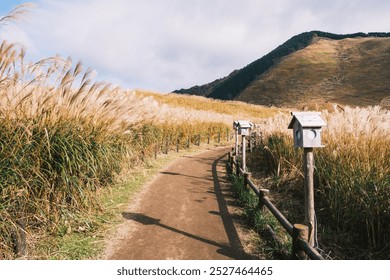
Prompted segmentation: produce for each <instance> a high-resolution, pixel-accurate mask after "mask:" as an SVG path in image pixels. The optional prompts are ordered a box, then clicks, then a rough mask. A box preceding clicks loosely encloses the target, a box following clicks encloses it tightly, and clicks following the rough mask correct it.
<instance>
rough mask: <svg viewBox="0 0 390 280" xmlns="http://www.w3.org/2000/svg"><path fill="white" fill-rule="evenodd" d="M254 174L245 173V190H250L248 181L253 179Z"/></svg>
mask: <svg viewBox="0 0 390 280" xmlns="http://www.w3.org/2000/svg"><path fill="white" fill-rule="evenodd" d="M251 176H252V173H250V172H246V171H244V189H245V190H246V191H247V190H248V181H249V180H250V179H251Z"/></svg>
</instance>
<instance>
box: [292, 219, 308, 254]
mask: <svg viewBox="0 0 390 280" xmlns="http://www.w3.org/2000/svg"><path fill="white" fill-rule="evenodd" d="M308 237H309V228H308V227H307V226H306V225H301V224H295V225H294V228H293V236H292V238H293V244H292V245H293V247H292V258H293V259H301V260H307V255H306V253H305V252H304V251H303V250H302V249H300V248H299V246H298V239H299V238H301V239H303V240H307V239H308Z"/></svg>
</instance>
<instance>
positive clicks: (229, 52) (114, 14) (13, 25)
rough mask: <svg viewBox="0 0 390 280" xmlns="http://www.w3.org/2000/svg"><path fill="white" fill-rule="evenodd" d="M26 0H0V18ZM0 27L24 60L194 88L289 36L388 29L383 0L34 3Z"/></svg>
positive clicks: (389, 10)
mask: <svg viewBox="0 0 390 280" xmlns="http://www.w3.org/2000/svg"><path fill="white" fill-rule="evenodd" d="M24 2H25V1H18V0H0V17H1V16H4V15H6V14H8V12H9V11H11V10H12V9H13V8H15V7H16V6H17V5H19V4H21V3H24ZM30 2H32V3H34V8H31V9H29V10H30V12H29V14H28V16H26V17H25V18H24V19H23V20H21V21H18V22H9V23H7V24H6V25H0V40H1V41H2V40H7V41H11V42H17V43H20V44H22V45H23V46H24V47H25V48H26V50H27V58H28V59H29V60H31V61H38V60H40V59H43V58H46V57H50V56H54V55H56V54H60V55H61V56H62V57H64V58H67V57H69V56H70V57H72V59H73V61H74V62H77V61H79V60H81V61H82V62H83V65H84V67H85V68H88V67H90V68H92V69H94V70H95V71H96V74H97V75H96V79H97V80H105V81H109V82H112V83H113V84H115V85H119V86H121V87H124V88H129V89H145V90H152V91H157V92H170V91H173V90H175V89H181V88H188V87H191V86H194V85H202V84H205V83H208V82H211V81H213V80H215V79H218V78H222V77H225V76H227V75H228V74H230V73H231V72H232V71H233V70H235V69H240V68H242V67H244V66H246V65H247V64H249V63H251V62H252V61H254V60H256V59H258V58H260V57H262V56H264V55H266V54H267V53H268V52H270V51H272V50H273V49H275V48H276V47H277V46H279V45H281V44H283V43H284V42H285V41H287V40H288V39H290V38H291V37H292V36H294V35H297V34H300V33H302V32H307V31H312V30H321V31H325V32H331V33H336V34H346V33H355V32H390V18H389V14H390V1H387V0H380V1H379V0H326V1H324V0H239V1H238V0H235V1H234V0H163V1H162V0H110V1H107V0H67V1H63V0H35V1H30Z"/></svg>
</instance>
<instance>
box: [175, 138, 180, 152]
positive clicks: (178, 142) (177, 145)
mask: <svg viewBox="0 0 390 280" xmlns="http://www.w3.org/2000/svg"><path fill="white" fill-rule="evenodd" d="M179 145H180V140H179V138H177V140H176V152H179Z"/></svg>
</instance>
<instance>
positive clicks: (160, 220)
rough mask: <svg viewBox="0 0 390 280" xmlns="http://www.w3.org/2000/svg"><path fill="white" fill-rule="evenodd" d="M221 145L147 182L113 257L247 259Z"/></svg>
mask: <svg viewBox="0 0 390 280" xmlns="http://www.w3.org/2000/svg"><path fill="white" fill-rule="evenodd" d="M227 152H228V149H226V148H223V149H221V148H219V149H213V150H209V151H206V152H202V153H200V154H197V155H193V156H186V157H183V158H180V159H177V160H175V161H174V162H173V163H172V164H171V165H170V166H169V167H167V168H166V169H164V170H162V171H161V172H160V174H159V175H158V176H157V177H156V178H155V179H154V180H153V181H152V182H151V183H150V184H149V185H148V186H146V187H145V188H144V190H143V191H142V192H141V193H140V194H139V197H138V198H137V199H136V201H135V203H134V204H133V205H132V206H131V208H130V209H128V211H126V212H124V213H122V216H123V219H124V224H123V225H122V227H121V228H120V230H119V232H118V234H117V235H116V236H115V237H114V238H113V239H112V240H111V241H110V244H109V246H108V250H107V252H106V257H105V258H107V259H128V260H137V259H138V260H139V259H144V260H152V259H158V260H166V259H176V260H180V259H203V260H207V259H217V260H218V259H220V260H222V259H247V258H249V256H248V255H246V254H245V252H244V250H243V246H242V244H241V241H240V238H239V235H238V233H237V230H236V227H235V224H234V223H233V219H232V216H231V215H230V214H229V211H228V205H227V203H226V200H225V199H224V197H223V195H222V192H223V191H224V189H226V188H227V182H226V169H225V163H226V153H227Z"/></svg>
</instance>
